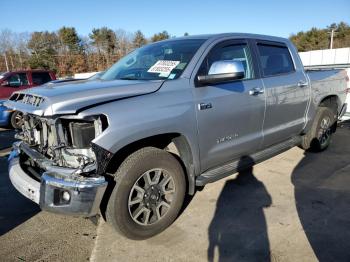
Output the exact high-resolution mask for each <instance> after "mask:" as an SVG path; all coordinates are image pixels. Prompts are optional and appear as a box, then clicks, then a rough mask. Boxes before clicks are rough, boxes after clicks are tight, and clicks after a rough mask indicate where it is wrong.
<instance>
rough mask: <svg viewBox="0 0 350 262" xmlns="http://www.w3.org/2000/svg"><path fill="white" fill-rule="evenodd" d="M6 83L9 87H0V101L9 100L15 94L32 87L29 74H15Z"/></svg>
mask: <svg viewBox="0 0 350 262" xmlns="http://www.w3.org/2000/svg"><path fill="white" fill-rule="evenodd" d="M4 81H6V82H7V85H2V86H0V89H1V90H0V99H8V98H9V97H10V96H11V95H12V93H13V92H16V91H19V90H22V89H25V88H28V87H30V85H29V81H28V77H27V73H13V74H11V75H9V76H8V77H7V78H6V79H4Z"/></svg>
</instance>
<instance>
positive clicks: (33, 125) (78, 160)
mask: <svg viewBox="0 0 350 262" xmlns="http://www.w3.org/2000/svg"><path fill="white" fill-rule="evenodd" d="M106 123H107V121H106V118H105V116H89V117H87V118H84V119H79V118H76V116H62V117H56V118H47V117H38V116H36V115H32V114H25V115H24V122H23V125H22V130H21V131H20V132H19V133H17V135H16V138H18V139H20V140H22V141H23V142H24V143H26V144H27V145H28V146H30V147H31V148H32V149H35V150H36V151H37V152H39V153H40V154H42V155H43V156H45V157H46V158H47V159H49V160H51V161H52V164H53V165H55V166H57V167H66V168H73V169H77V170H78V171H79V172H77V173H83V172H84V173H89V172H93V171H94V170H96V165H97V163H96V162H97V161H96V155H95V153H94V151H93V149H92V144H91V141H92V140H93V139H94V138H95V137H97V136H98V135H99V134H101V133H102V131H103V130H104V129H105V128H106ZM25 162H26V165H29V166H35V161H33V159H31V158H28V159H27V160H26V161H25Z"/></svg>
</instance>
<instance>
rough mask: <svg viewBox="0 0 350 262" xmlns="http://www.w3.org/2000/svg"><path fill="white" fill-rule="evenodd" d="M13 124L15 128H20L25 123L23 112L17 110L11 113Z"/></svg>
mask: <svg viewBox="0 0 350 262" xmlns="http://www.w3.org/2000/svg"><path fill="white" fill-rule="evenodd" d="M10 122H11V126H12V127H13V128H15V129H19V128H21V127H22V125H23V113H22V112H20V111H15V112H13V113H12V115H11V119H10Z"/></svg>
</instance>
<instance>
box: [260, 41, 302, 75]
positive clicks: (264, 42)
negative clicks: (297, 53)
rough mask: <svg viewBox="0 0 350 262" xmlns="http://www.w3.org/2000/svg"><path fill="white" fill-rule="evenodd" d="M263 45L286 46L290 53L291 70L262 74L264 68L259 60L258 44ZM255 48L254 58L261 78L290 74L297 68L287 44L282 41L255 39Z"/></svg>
mask: <svg viewBox="0 0 350 262" xmlns="http://www.w3.org/2000/svg"><path fill="white" fill-rule="evenodd" d="M259 44H260V45H265V46H272V47H282V48H287V50H288V53H289V55H290V58H291V60H292V64H293V70H292V71H289V72H286V73H279V74H274V75H268V76H265V74H264V69H263V67H262V64H261V60H260V51H259V47H258V45H259ZM254 46H255V50H256V58H257V64H258V66H259V72H260V77H261V78H262V79H263V78H270V77H276V76H283V75H290V74H294V73H295V72H296V71H297V70H296V66H295V61H294V57H293V55H292V53H291V51H290V48H289V47H288V45H286V44H285V43H283V42H275V41H267V40H259V39H255V45H254Z"/></svg>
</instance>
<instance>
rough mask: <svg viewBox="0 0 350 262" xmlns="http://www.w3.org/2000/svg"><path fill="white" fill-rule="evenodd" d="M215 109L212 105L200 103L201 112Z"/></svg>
mask: <svg viewBox="0 0 350 262" xmlns="http://www.w3.org/2000/svg"><path fill="white" fill-rule="evenodd" d="M210 108H213V105H212V104H211V103H200V104H198V109H199V110H206V109H210Z"/></svg>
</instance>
